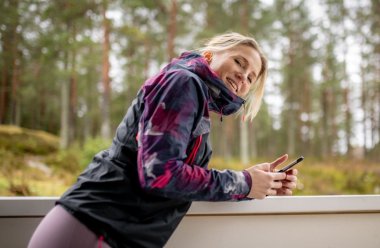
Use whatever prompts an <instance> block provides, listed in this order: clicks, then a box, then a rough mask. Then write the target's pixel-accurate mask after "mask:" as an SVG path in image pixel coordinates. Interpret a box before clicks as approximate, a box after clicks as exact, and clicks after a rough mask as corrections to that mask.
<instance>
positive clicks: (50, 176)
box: [0, 126, 380, 196]
mask: <svg viewBox="0 0 380 248" xmlns="http://www.w3.org/2000/svg"><path fill="white" fill-rule="evenodd" d="M58 142H59V139H58V137H56V136H53V135H51V134H48V133H45V132H43V131H34V130H27V129H22V128H18V127H13V126H0V158H1V160H0V195H2V196H15V195H33V196H58V195H61V194H62V193H63V192H65V190H66V189H67V188H68V187H70V186H71V185H72V184H73V183H74V182H75V180H76V177H77V176H78V175H79V173H80V172H81V171H82V170H83V169H84V168H85V167H86V166H87V164H88V163H89V162H90V161H91V159H92V157H93V156H94V155H95V154H96V153H97V152H99V151H100V150H103V149H105V148H107V147H108V146H109V144H110V141H106V140H103V139H100V138H95V139H91V140H89V141H88V142H86V143H85V144H84V145H83V146H79V145H78V144H74V145H73V146H72V147H71V148H70V149H68V150H59V149H58ZM265 161H271V159H265V158H262V159H256V160H255V161H252V164H258V163H262V162H265ZM209 167H210V168H215V169H220V170H223V169H233V170H243V169H245V168H246V167H247V165H243V164H242V163H240V161H239V160H238V159H229V160H226V159H224V158H221V157H213V159H212V160H211V162H210V164H209ZM297 168H298V170H299V176H298V178H299V183H298V189H297V190H295V191H294V193H295V195H337V194H380V164H379V163H376V162H370V161H366V160H361V161H355V160H350V159H345V158H332V159H329V160H328V161H320V160H317V159H312V158H306V159H305V161H304V162H302V163H301V164H300V165H297Z"/></svg>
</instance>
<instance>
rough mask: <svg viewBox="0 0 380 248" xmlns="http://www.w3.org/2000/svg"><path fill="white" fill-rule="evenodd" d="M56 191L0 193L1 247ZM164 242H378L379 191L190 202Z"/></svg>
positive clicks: (348, 246)
mask: <svg viewBox="0 0 380 248" xmlns="http://www.w3.org/2000/svg"><path fill="white" fill-rule="evenodd" d="M55 200H56V198H55V197H0V230H1V232H0V247H2V248H19V247H20V248H21V247H22V248H24V247H26V244H27V243H28V240H29V238H30V236H31V235H32V233H33V231H34V229H35V228H36V226H37V225H38V223H39V221H40V220H41V218H42V217H43V216H44V215H45V214H46V213H47V212H48V211H49V210H50V209H51V208H52V207H53V205H54V201H55ZM165 247H166V248H187V247H189V248H190V247H192V248H193V247H197V248H198V247H199V248H203V247H205V248H206V247H207V248H213V247H215V248H216V247H217V248H235V247H236V248H238V247H239V248H240V247H243V248H244V247H258V248H272V247H273V248H275V247H276V248H277V247H292V248H314V247H315V248H324V247H326V248H327V247H329V248H379V247H380V195H360V196H347V195H345V196H308V197H305V196H298V197H268V198H267V199H265V200H263V201H256V200H254V201H247V202H239V203H232V202H223V203H221V202H219V203H210V202H194V203H193V205H192V207H191V209H190V211H189V212H188V214H187V215H186V216H185V218H184V220H183V221H182V222H181V224H180V226H179V227H178V228H177V230H176V231H175V233H174V234H173V236H172V237H171V239H170V240H169V242H168V243H167V245H166V246H165Z"/></svg>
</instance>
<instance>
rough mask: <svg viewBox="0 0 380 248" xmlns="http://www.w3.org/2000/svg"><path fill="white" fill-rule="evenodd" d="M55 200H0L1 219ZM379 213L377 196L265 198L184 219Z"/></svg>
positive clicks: (210, 205) (209, 208)
mask: <svg viewBox="0 0 380 248" xmlns="http://www.w3.org/2000/svg"><path fill="white" fill-rule="evenodd" d="M57 199H58V197H0V217H9V216H43V215H45V214H46V213H47V212H48V211H49V209H51V208H52V207H53V206H54V203H55V201H56V200H57ZM363 212H365V213H371V212H372V213H380V195H336V196H291V197H268V198H267V199H265V200H252V201H243V202H194V203H193V204H192V207H191V208H190V210H189V212H188V214H187V215H189V216H191V215H264V214H311V213H316V214H318V213H321V214H323V213H363Z"/></svg>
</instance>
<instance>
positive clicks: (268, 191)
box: [267, 189, 277, 195]
mask: <svg viewBox="0 0 380 248" xmlns="http://www.w3.org/2000/svg"><path fill="white" fill-rule="evenodd" d="M267 195H277V190H274V189H268V190H267Z"/></svg>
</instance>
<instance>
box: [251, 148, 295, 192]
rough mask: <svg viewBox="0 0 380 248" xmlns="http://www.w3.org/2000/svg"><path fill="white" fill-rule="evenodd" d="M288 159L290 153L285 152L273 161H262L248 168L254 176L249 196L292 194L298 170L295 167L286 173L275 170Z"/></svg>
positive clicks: (252, 176)
mask: <svg viewBox="0 0 380 248" xmlns="http://www.w3.org/2000/svg"><path fill="white" fill-rule="evenodd" d="M287 159H288V155H287V154H285V155H283V156H281V157H279V158H278V159H276V160H275V161H274V162H272V163H262V164H258V165H255V166H252V167H250V168H248V169H246V171H248V172H249V174H250V175H251V178H252V187H251V191H250V192H249V194H248V195H247V197H249V198H255V199H264V198H265V197H266V196H268V195H291V194H292V189H294V188H295V187H296V183H297V177H296V175H297V170H295V169H293V170H290V171H288V172H286V173H278V172H275V171H274V169H275V168H276V167H277V166H278V165H280V164H282V163H283V162H285V161H286V160H287Z"/></svg>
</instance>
